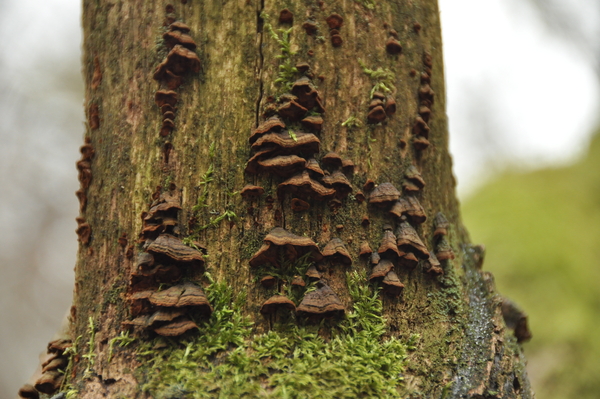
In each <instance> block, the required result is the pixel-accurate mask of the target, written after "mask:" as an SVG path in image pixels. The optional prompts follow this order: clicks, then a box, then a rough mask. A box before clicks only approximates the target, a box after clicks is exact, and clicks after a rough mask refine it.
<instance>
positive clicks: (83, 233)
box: [75, 217, 92, 245]
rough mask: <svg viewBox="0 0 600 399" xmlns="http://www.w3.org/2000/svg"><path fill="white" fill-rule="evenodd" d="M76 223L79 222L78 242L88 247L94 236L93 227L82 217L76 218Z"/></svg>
mask: <svg viewBox="0 0 600 399" xmlns="http://www.w3.org/2000/svg"><path fill="white" fill-rule="evenodd" d="M75 221H77V229H75V233H77V240H78V241H79V242H80V243H82V244H83V245H88V244H89V243H90V237H91V235H92V227H91V226H90V224H89V223H87V222H86V221H85V219H84V218H82V217H77V218H75Z"/></svg>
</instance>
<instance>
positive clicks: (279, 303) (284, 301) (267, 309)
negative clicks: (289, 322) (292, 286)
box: [260, 295, 296, 314]
mask: <svg viewBox="0 0 600 399" xmlns="http://www.w3.org/2000/svg"><path fill="white" fill-rule="evenodd" d="M279 309H286V310H291V311H295V310H296V305H295V304H294V302H292V301H291V300H290V299H289V298H288V297H286V296H284V295H273V296H272V297H271V298H269V299H267V300H266V301H265V303H263V304H262V306H261V307H260V313H262V314H273V313H275V312H277V310H279Z"/></svg>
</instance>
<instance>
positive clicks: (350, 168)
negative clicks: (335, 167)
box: [342, 159, 354, 175]
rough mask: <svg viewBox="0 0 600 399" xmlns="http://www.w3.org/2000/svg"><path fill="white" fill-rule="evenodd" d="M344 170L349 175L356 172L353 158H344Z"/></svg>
mask: <svg viewBox="0 0 600 399" xmlns="http://www.w3.org/2000/svg"><path fill="white" fill-rule="evenodd" d="M342 170H343V171H344V173H345V174H347V175H352V174H354V162H352V160H351V159H344V160H342Z"/></svg>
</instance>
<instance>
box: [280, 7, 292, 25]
mask: <svg viewBox="0 0 600 399" xmlns="http://www.w3.org/2000/svg"><path fill="white" fill-rule="evenodd" d="M279 23H280V24H293V23H294V14H293V13H292V12H291V11H290V10H288V9H287V8H284V9H283V10H281V11H280V12H279Z"/></svg>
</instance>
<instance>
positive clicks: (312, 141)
mask: <svg viewBox="0 0 600 399" xmlns="http://www.w3.org/2000/svg"><path fill="white" fill-rule="evenodd" d="M320 144H321V141H320V140H319V138H318V137H317V136H315V135H314V134H312V133H302V132H296V133H294V137H292V136H291V135H290V134H289V133H288V132H287V131H284V132H281V133H267V134H265V135H264V136H261V137H260V138H259V139H258V140H256V142H254V143H253V144H252V149H253V150H263V149H266V148H271V147H273V148H275V149H276V150H275V151H276V152H277V155H286V154H301V153H302V154H305V155H312V154H314V153H317V152H319V146H320Z"/></svg>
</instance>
